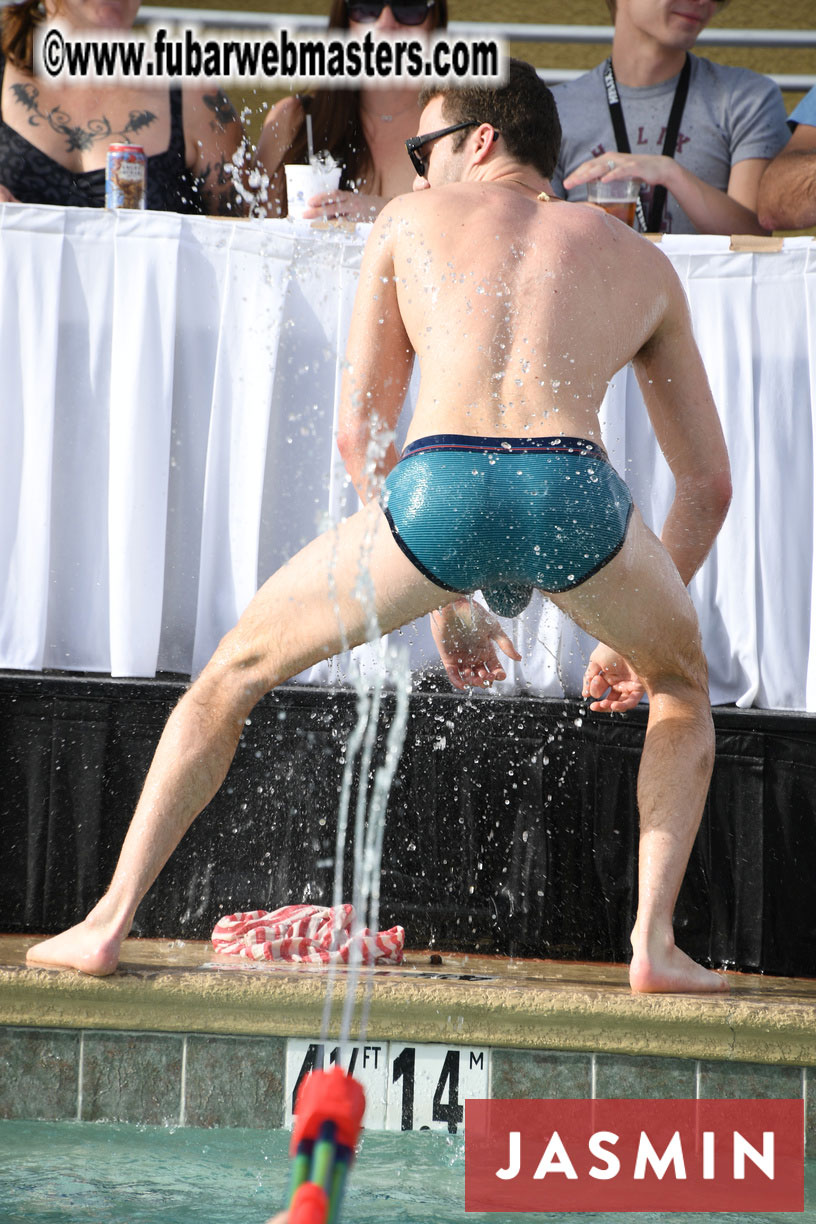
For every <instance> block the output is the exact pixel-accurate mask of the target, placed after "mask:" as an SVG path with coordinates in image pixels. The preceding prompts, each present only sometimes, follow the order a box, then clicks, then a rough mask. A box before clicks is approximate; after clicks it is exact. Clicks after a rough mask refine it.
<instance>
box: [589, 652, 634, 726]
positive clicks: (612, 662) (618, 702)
mask: <svg viewBox="0 0 816 1224" xmlns="http://www.w3.org/2000/svg"><path fill="white" fill-rule="evenodd" d="M645 692H646V689H645V688H644V686H643V681H642V680H641V679H640V677H639V676H638V675H637V674H636V673H635V672H634V671H633V669H632V668H631V667H630V666H629V664H628V663H627V662H626V660H625V659H624V658H623V656H622V655H619V654H618V653H617V651H615V650H610V649H609V647H608V646H604V645H603V644H602V643H601V644H599V645H598V646H596V647H595V649H594V650H593V652H592V654H591V655H590V657H589V663H588V664H587V668H586V671H585V672H584V687H583V689H582V696H584V697H589V698H592V699H593V700H591V701H590V706H589V708H590V710H595V711H596V712H598V711H601V712H606V713H610V714H623V713H624V712H625V711H626V710H633V709H634V708H635V706H636V705H637V704H638V702H639V701H640V700H641V698H642V697H643V695H644V693H645Z"/></svg>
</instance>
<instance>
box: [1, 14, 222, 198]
mask: <svg viewBox="0 0 816 1224" xmlns="http://www.w3.org/2000/svg"><path fill="white" fill-rule="evenodd" d="M138 8H139V0H44V7H43V0H23V2H22V3H18V4H12V5H9V6H8V7H6V8H5V9H3V10H2V15H1V17H0V202H2V201H4V200H10V201H15V202H16V201H19V202H21V203H26V204H60V205H80V206H84V207H89V208H102V207H103V206H104V203H105V155H106V153H107V151H108V145H111V144H137V145H141V146H142V148H143V149H144V151H145V154H146V155H147V199H146V206H147V207H148V208H153V209H158V210H161V211H165V212H184V213H217V214H221V215H231V214H239V213H241V212H242V211H243V207H242V206H241V205H240V204H239V203H238V202H237V196H236V192H235V188H234V185H233V180H232V176H231V173H230V171H231V162H232V156H233V153H234V152H235V150H236V149H237V148H238V146H239V145H240V143H241V141H242V138H243V133H242V130H241V124H240V121H239V119H238V116H237V115H236V113H235V110H234V109H233V107H232V104H231V103H230V101H229V99H228V98H227V97H226V95H225V94H224V93H223V92H222V91H221V90H220V89H219V88H218V87H217V86H214V85H211V84H210V85H207V86H205V87H204V88H198V87H194V88H187V87H185V89H184V91H183V92H182V90H181V89H169V90H168V88H167V86H166V85H164V86H163V85H160V84H156V85H155V86H152V87H150V86H147V87H146V86H143V85H142V84H135V83H134V84H133V85H129V84H113V83H112V84H110V85H107V84H99V83H94V84H89V85H73V84H71V85H67V86H66V85H59V84H51V83H49V82H48V81H46V80H44V79H42V80H41V79H40V78H38V77H35V76H34V75H33V72H32V55H33V42H34V30H35V28H36V26H37V25H38V24H39V23H40V22H42V21H45V20H48V19H51V18H55V17H56V18H59V20H60V21H61V22H62V23H64V24H67V25H68V26H71V27H73V28H74V29H76V30H82V31H86V32H92V31H93V30H128V29H130V28H131V26H132V25H133V22H134V20H135V17H136V13H137V10H138Z"/></svg>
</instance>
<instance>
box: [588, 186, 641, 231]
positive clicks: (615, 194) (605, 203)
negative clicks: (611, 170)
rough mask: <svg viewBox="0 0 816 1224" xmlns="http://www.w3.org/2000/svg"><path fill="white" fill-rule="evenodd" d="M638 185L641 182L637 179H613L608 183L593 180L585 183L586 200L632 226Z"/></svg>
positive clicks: (638, 189)
mask: <svg viewBox="0 0 816 1224" xmlns="http://www.w3.org/2000/svg"><path fill="white" fill-rule="evenodd" d="M640 184H641V180H640V179H637V178H629V179H615V180H613V181H612V182H609V183H604V182H602V180H601V179H593V181H592V182H591V183H587V200H588V202H589V203H590V204H597V205H599V207H601V208H602V209H603V210H604V211H605V212H608V213H609V215H610V216H612V217H617V218H618V220H619V221H623V223H624V224H625V225H634V224H635V208H636V206H637V198H638V195H639V194H640Z"/></svg>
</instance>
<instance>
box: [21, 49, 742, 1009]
mask: <svg viewBox="0 0 816 1224" xmlns="http://www.w3.org/2000/svg"><path fill="white" fill-rule="evenodd" d="M425 101H426V105H425V106H424V109H423V111H422V114H421V117H420V121H419V135H418V136H417V137H415V138H413V140H412V141H409V142H408V143H409V145H413V146H414V148H413V149H412V150H411V153H412V160H414V164H415V165H416V166H417V169H418V170H421V171H422V176H421V177H418V178H417V180H416V188H417V190H415V192H414V193H413V194H412V195H410V196H400V197H398V198H397V199H396V200H394V201H392V202H391V204H389V205H388V206H387V207H386V208H385V209H384V210H383V212H382V214H381V215H380V217H379V219H378V220H377V222H376V224H375V225H374V228H373V230H372V233H371V236H370V238H369V241H368V244H367V247H366V251H365V256H364V259H363V265H362V268H361V273H360V284H359V289H358V293H357V299H356V303H355V308H354V316H353V319H352V324H351V330H350V334H349V340H348V349H347V359H348V363H347V367H348V368H347V373H346V376H345V380H344V389H343V403H342V420H341V430H340V438H339V443H340V448H341V451H342V454H343V458H344V460H345V463H346V466H347V468H348V470H349V473H350V475H351V478H352V480H353V481H354V484H355V486H356V488H357V490H358V491H359V493H360V496H361V498H362V499H363V502H364V503H365V504H364V507H363V509H361V510H360V511H358V513H357V514H355V515H353V516H352V517H350V518H349V519H346V520H345V521H344V522H342V523H341V524H340V525H339V526H338V527H336V528H334V529H332V530H331V531H328V532H326V533H325V534H324V535H322V536H320V537H318V538H317V539H316V540H314V541H313V542H312V543H311V544H309V545H307V546H306V548H304V549H303V550H302V551H301V552H300V553H298V554H297V555H296V556H295V557H294V558H293V559H292V560H291V561H289V562H288V563H287V564H286V565H285V566H283V568H282V569H280V570H279V571H278V572H277V573H276V574H274V575H273V576H272V577H271V578H270V579H269V580H268V581H267V582H266V583H265V584H264V586H263V587H262V588H261V590H260V591H259V592H258V594H257V595H256V596H255V598H254V599H253V600H252V602H251V603H250V605H249V607H248V608H247V610H246V612H245V613H244V614H243V616H242V617H241V619H240V621H239V622H238V624H237V626H236V627H235V628H234V629H233V630H232V631H231V632H230V633H228V634H227V635H226V637H225V638H224V639H223V641H222V642H221V643H220V645H219V647H218V649H217V650H216V652H215V654H214V656H213V658H212V659H211V661H210V662H209V663H208V664H207V666H206V667H205V669H204V671H203V672H202V673H201V675H200V677H199V678H198V680H197V681H196V682H195V684H193V686H192V687H191V688H190V690H189V691H188V692H187V694H186V695H185V696H184V697H183V698H182V700H181V702H180V703H179V705H178V706H177V707H176V709H175V711H174V712H173V714H172V715H171V716H170V719H169V721H168V723H167V726H166V728H165V730H164V733H163V735H162V738H161V741H160V743H159V745H158V748H157V750H156V755H155V757H154V759H153V763H152V765H151V768H150V771H149V774H148V777H147V781H146V783H145V787H144V791H143V793H142V796H141V798H140V800H139V804H138V806H137V809H136V813H135V815H134V817H133V821H132V823H131V826H130V829H129V830H128V834H127V837H126V839H125V842H124V845H123V848H122V853H121V856H120V859H119V863H118V865H117V868H116V872H115V874H114V877H113V881H112V883H111V885H110V888H109V890H108V892H107V893H106V895H105V896H104V897H103V898H102V900H101V901H100V902H99V903H98V904H97V905H96V907H95V908H94V909H93V910H92V911H91V913H90V914H89V916H88V917H87V918H86V919H85V921H84V922H82V923H80V924H79V925H78V926H76V927H73V928H72V929H71V930H70V931H66V932H64V933H63V934H62V935H58V936H56V937H55V938H54V939H49V940H47V941H46V942H44V943H41V944H38V945H37V946H36V947H34V948H32V949H31V951H30V952H29V959H30V960H32V961H35V962H37V963H41V964H43V963H44V964H56V965H68V966H74V967H75V968H77V969H81V970H83V971H84V972H86V973H94V974H106V973H111V972H112V971H113V970H114V968H115V967H116V964H117V962H118V959H119V952H120V944H121V942H122V940H123V939H124V937H125V936H126V935H127V933H128V931H129V930H130V926H131V923H132V920H133V915H134V913H135V910H136V907H137V905H138V904H139V901H140V900H141V898H142V897H143V896H144V894H145V893H146V892H147V890H148V888H149V887H150V885H151V884H152V882H153V880H154V879H155V878H156V876H157V875H158V873H159V871H160V870H161V868H162V866H163V864H164V863H165V861H166V860H167V858H168V857H169V855H170V854H171V852H172V851H173V849H174V848H175V846H176V845H177V844H178V842H179V841H180V839H181V837H182V835H183V834H184V832H185V830H186V829H187V828H188V826H189V825H190V823H191V822H192V821H193V819H194V818H195V816H196V815H197V814H198V813H199V812H200V811H201V809H202V808H203V807H204V806H205V805H206V804H207V803H208V802H209V801H210V799H211V798H212V796H213V795H214V794H215V792H216V791H217V789H218V787H219V786H220V785H221V782H222V781H223V779H224V777H225V775H226V772H227V769H228V768H229V765H230V762H231V760H232V757H233V754H234V752H235V749H236V746H237V744H238V740H239V737H240V735H241V731H242V729H243V726H244V723H245V721H246V719H247V717H248V716H249V714H250V711H251V710H252V708H253V706H254V705H255V703H256V702H257V701H258V700H259V699H260V698H261V697H262V696H263V695H264V694H265V693H267V692H269V690H270V689H272V688H274V687H275V686H276V685H278V684H281V683H282V682H283V681H285V680H287V679H288V678H289V677H290V676H293V675H295V674H296V673H297V672H299V671H301V670H302V669H303V668H305V667H309V666H310V665H312V664H314V663H316V662H318V660H321V659H324V658H327V657H329V656H330V655H333V654H335V653H336V652H338V651H340V650H343V649H346V648H347V647H348V646H352V645H355V644H357V643H360V642H364V641H366V640H367V639H370V638H372V637H374V636H376V635H377V634H379V633H385V632H388V631H391V630H393V629H396V628H397V627H398V626H400V625H403V624H405V623H406V622H407V621H410V620H413V619H414V618H416V617H418V616H422V615H424V614H425V613H428V612H430V613H431V614H432V617H433V631H434V636H435V640H436V642H437V645H438V647H439V651H440V655H441V658H442V660H443V662H444V664H445V667H446V669H447V672H448V675H449V677H450V679H451V680H452V682H453V684H454V685H456V686H457V687H462V686H463V685H468V684H476V685H482V684H490V683H491V682H492V681H493V680H494V679H499V678H503V676H504V672H503V670H502V668H501V666H500V664H499V661H498V657H497V654H496V649H495V648H496V645H498V646H499V647H500V648H501V649H502V650H503V651H504V652H505V653H506V654H507V655H509V656H511V657H513V658H518V657H519V656H518V655H517V653H516V651H515V648H514V647H513V644H512V642H511V641H510V640H509V639H508V638H507V636H506V635H505V634H504V632H503V630H502V628H501V626H500V625H499V623H498V622H497V621H496V620H494V618H493V617H491V616H490V615H489V614H488V613H487V612H486V611H485V609H484V608H482V607H481V605H479V604H477V603H475V602H474V603H472V604H471V603H470V602H469V601H468V600H467V599H466V598H463V597H462V596H461V595H457V592H462V591H473V590H476V589H482V590H484V591H485V593H486V594H487V595H488V597H489V598H490V599H492V600H493V601H494V602H495V605H496V606H497V607H498V608H499V609H500V610H501V611H507V610H509V609H510V608H511V607H516V608H518V607H520V606H521V605H522V603H523V600H524V598H525V597H526V595H527V594H529V590H530V589H531V587H532V586H538V587H540V588H541V589H543V590H544V591H545V592H546V593H547V594H548V595H550V597H551V598H552V599H553V601H554V602H555V603H556V604H557V605H558V607H560V608H562V609H563V610H564V611H565V612H566V613H567V614H568V615H569V616H571V617H572V618H573V619H574V620H575V621H577V622H578V623H579V624H580V625H582V626H583V627H584V628H585V629H587V630H588V631H589V632H590V633H592V634H593V635H594V636H595V637H597V639H598V641H599V642H600V643H603V644H602V645H599V646H598V647H597V648H596V649H595V651H594V652H593V654H592V657H591V660H590V662H589V665H588V667H587V670H586V676H585V680H584V695H585V696H587V697H589V698H590V699H591V700H592V708H593V709H594V710H618V711H620V710H627V709H629V708H631V707H632V706H634V705H636V704H637V702H638V701H639V699H640V697H641V695H642V693H643V691H644V689H645V691H646V692H647V693H648V695H649V699H650V706H649V724H648V730H647V734H646V742H645V745H644V749H643V757H642V763H641V769H640V778H639V786H638V798H639V806H640V819H641V836H640V876H639V888H640V893H639V897H640V904H639V910H638V915H637V921H636V924H635V927H634V930H633V933H632V947H633V959H632V963H631V968H630V981H631V985H632V988H633V989H634V990H637V991H712V990H720V989H724V988H725V981H724V979H723V978H722V977H721V976H720V975H718V974H715V973H711V972H709V971H708V970H706V969H703V968H701V967H700V966H699V965H696V964H694V962H693V961H691V960H690V959H689V958H688V957H687V956H686V955H685V953H683V952H681V951H680V950H679V949H678V948H677V947H676V946H675V943H674V937H673V931H672V913H673V910H674V905H675V901H676V898H677V894H678V891H679V888H680V883H681V881H682V878H683V873H684V871H685V867H686V863H687V860H688V856H689V853H690V851H691V847H692V843H693V841H694V836H695V833H696V831H697V826H698V824H699V821H700V816H701V813H702V808H703V802H704V800H705V796H706V792H707V789H708V783H709V778H710V774H711V768H712V763H713V757H714V733H713V726H712V720H711V711H710V706H709V700H708V692H707V676H706V664H705V659H704V657H703V654H702V651H701V647H700V639H699V631H698V627H697V619H696V616H695V613H694V609H693V607H692V604H691V601H690V599H689V597H688V595H687V593H686V590H685V586H684V583H687V582H688V581H689V579H690V578H691V576H692V574H693V573H694V572H695V570H696V569H697V568H698V566H699V565H700V564H701V562H702V561H703V558H704V557H705V555H706V553H707V552H708V550H709V548H710V547H711V543H712V541H713V540H714V538H715V536H716V534H717V531H718V529H719V527H720V524H721V523H722V521H723V518H724V516H725V512H726V509H727V506H728V502H729V497H730V479H729V470H728V458H727V455H726V450H725V444H724V442H723V437H722V432H721V430H720V425H719V421H718V418H717V413H716V410H715V407H714V403H713V401H712V398H711V394H710V391H709V387H708V382H707V379H706V375H705V371H704V369H703V365H702V362H701V359H700V356H699V353H698V351H697V348H696V346H695V343H694V340H693V337H692V333H691V327H690V323H689V316H688V311H687V307H686V302H685V298H684V296H683V293H682V291H681V288H680V285H679V283H678V281H677V279H676V277H675V275H674V272H673V270H672V268H671V265H670V264H669V262H668V260H666V259H665V257H664V256H663V255H662V254H661V253H660V252H659V251H658V250H657V249H656V248H655V247H653V246H652V245H651V243H649V242H647V241H645V240H644V239H643V238H641V237H639V236H637V235H636V234H634V233H633V232H632V231H631V230H629V229H628V228H627V227H626V226H625V225H623V224H621V223H620V222H618V221H615V220H614V219H612V218H608V217H606V215H605V214H604V213H602V212H601V211H600V210H598V209H596V208H594V207H591V206H588V205H578V204H566V203H564V202H562V201H558V200H553V199H550V197H549V178H548V175H549V174H550V173H551V172H552V169H553V167H554V165H555V159H556V157H557V155H558V147H559V137H560V132H559V123H558V117H557V113H556V111H555V107H554V104H553V101H552V95H551V94H550V93H549V91H548V90H547V89H546V87H545V86H544V85H543V84H542V83H541V82H540V81H539V80H538V77H537V76H536V74H535V72H534V70H533V69H532V68H530V67H529V65H525V64H520V63H517V62H514V63H513V65H512V67H511V76H510V81H509V84H508V85H507V86H505V87H503V88H502V89H500V90H487V89H485V90H473V89H467V90H461V91H456V90H453V91H450V92H448V93H444V94H443V93H436V94H435V95H434V94H432V95H430V96H429V98H428V99H425ZM417 163H418V164H417ZM428 187H430V190H428ZM414 354H416V355H417V356H418V358H419V361H420V364H421V369H422V385H421V388H420V393H419V399H418V403H417V407H416V412H415V414H414V417H413V421H412V424H411V428H410V431H409V435H408V446H407V447H406V452H405V453H404V455H403V458H402V459H401V460H400V459H399V457H398V455H397V453H396V450H395V449H394V446H393V443H392V442H391V441H389V440H388V439H390V438H391V437H393V429H394V426H395V424H396V421H397V417H398V415H399V412H400V408H401V406H402V402H403V398H404V395H405V390H406V387H407V385H408V379H409V375H410V372H411V367H412V363H413V359H414ZM628 361H633V362H634V364H635V368H636V370H637V373H638V377H639V380H640V384H641V386H642V388H643V392H644V395H645V397H646V402H647V405H648V409H649V413H650V416H651V420H652V424H653V426H654V428H655V431H656V433H657V437H658V439H659V441H660V444H661V446H662V448H663V451H664V453H665V455H666V458H667V460H668V462H669V464H670V465H671V469H672V472H673V473H674V477H675V480H676V485H677V489H676V495H675V499H674V502H673V504H672V507H671V510H670V511H669V514H668V516H667V518H666V522H665V524H664V526H663V533H662V540H663V543H662V544H661V542H660V541H659V540H658V539H657V538H656V537H655V536H654V535H653V534H652V533H651V531H649V530H648V529H647V528H646V527H645V526H644V524H643V521H642V519H641V517H640V514H639V513H638V511H637V510H636V509H634V508H633V507H632V506H631V499H630V497H629V493H628V490H627V489H626V486H625V485H624V484H623V482H622V481H621V480H620V478H619V477H618V476H617V474H616V473H615V472H614V470H613V469H612V468H611V466H610V465H609V463H608V462H607V460H606V456H605V452H604V450H603V446H602V444H601V440H600V434H599V427H598V409H599V406H600V403H601V400H602V398H603V395H604V391H605V389H606V386H607V383H608V382H609V380H610V379H611V378H612V376H613V375H614V374H615V372H616V371H617V370H619V369H620V368H621V367H622V366H623V365H625V364H626V363H627V362H628ZM439 435H442V436H441V437H440V436H439ZM386 477H387V479H386ZM381 497H382V504H381V501H380V498H381ZM383 506H385V508H386V513H384V512H383ZM386 515H387V516H388V517H386Z"/></svg>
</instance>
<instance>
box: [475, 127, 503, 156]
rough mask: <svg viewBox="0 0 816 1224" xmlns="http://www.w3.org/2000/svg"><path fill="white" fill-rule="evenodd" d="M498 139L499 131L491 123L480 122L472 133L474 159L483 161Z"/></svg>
mask: <svg viewBox="0 0 816 1224" xmlns="http://www.w3.org/2000/svg"><path fill="white" fill-rule="evenodd" d="M498 139H499V133H498V132H497V131H496V129H495V128H494V127H493V126H492V125H491V124H489V123H481V124H480V125H479V127H478V128H477V129H476V131H475V132H474V134H473V140H474V145H475V148H474V161H475V162H476V163H479V162H483V161H484V159H485V158H486V157H487V155H488V153H489V152H490V150H491V149H492V148H493V145H494V143H495V142H496V141H497V140H498Z"/></svg>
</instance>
